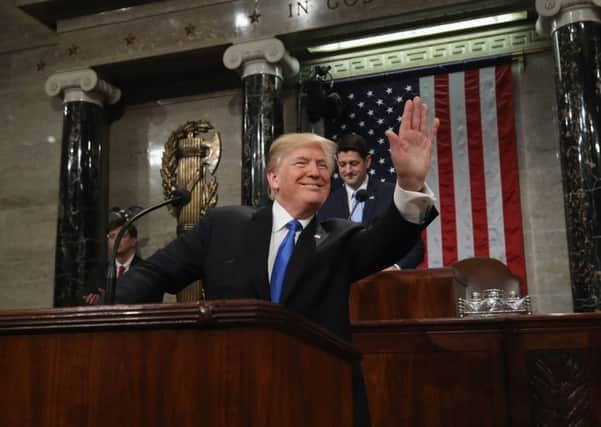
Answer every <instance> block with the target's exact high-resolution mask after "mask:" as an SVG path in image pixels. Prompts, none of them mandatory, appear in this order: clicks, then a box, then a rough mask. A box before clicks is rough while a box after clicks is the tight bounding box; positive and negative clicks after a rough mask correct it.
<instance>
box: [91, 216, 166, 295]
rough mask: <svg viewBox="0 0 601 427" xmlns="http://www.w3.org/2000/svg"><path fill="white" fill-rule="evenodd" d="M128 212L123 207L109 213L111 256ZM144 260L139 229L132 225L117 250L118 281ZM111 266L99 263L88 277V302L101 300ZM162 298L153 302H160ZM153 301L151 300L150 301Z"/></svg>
mask: <svg viewBox="0 0 601 427" xmlns="http://www.w3.org/2000/svg"><path fill="white" fill-rule="evenodd" d="M127 217H128V215H127V212H126V211H125V210H122V209H113V211H111V213H110V215H109V224H108V232H107V234H106V243H107V254H108V255H109V257H110V256H111V254H112V253H113V247H114V245H113V244H114V243H115V237H117V234H119V231H121V227H123V225H124V224H125V222H126V221H127ZM140 261H142V258H141V257H140V256H138V229H137V228H136V227H135V226H134V225H132V226H130V227H129V228H128V230H127V231H126V232H125V234H124V235H123V238H122V239H121V243H120V244H119V249H118V250H117V259H116V260H115V271H116V273H117V281H119V279H121V277H122V276H123V275H124V274H125V273H127V271H129V269H130V268H131V267H132V266H134V265H136V264H137V263H139V262H140ZM108 268H109V264H108V263H104V262H103V263H100V264H98V265H97V266H96V267H95V268H94V269H93V270H92V271H91V272H90V274H89V277H88V294H87V295H85V296H84V297H83V299H84V301H85V303H86V304H90V305H94V304H98V303H100V302H101V300H102V297H103V295H104V292H105V287H106V276H107V271H108ZM160 301H162V298H161V299H160V300H156V301H154V300H153V301H152V302H160ZM148 302H151V301H148Z"/></svg>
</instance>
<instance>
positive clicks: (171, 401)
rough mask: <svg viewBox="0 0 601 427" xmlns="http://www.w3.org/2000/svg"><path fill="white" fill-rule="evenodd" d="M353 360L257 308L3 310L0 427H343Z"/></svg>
mask: <svg viewBox="0 0 601 427" xmlns="http://www.w3.org/2000/svg"><path fill="white" fill-rule="evenodd" d="M358 357H359V356H358V353H357V352H356V351H355V350H354V349H353V348H352V347H351V346H349V345H348V344H345V343H344V342H343V341H341V340H339V339H337V338H335V337H334V336H332V335H331V334H329V333H328V332H326V331H325V330H324V329H322V328H320V327H318V326H316V325H314V324H312V323H310V322H308V321H306V320H304V319H303V318H302V317H301V316H298V315H295V314H294V313H291V312H288V311H286V310H284V309H282V308H281V307H280V306H278V305H275V304H270V303H266V302H260V301H233V300H232V301H213V302H207V303H190V304H157V305H137V306H100V307H81V308H69V309H48V310H26V311H6V312H0V372H1V378H0V419H1V420H2V421H1V422H0V425H2V426H3V427H13V426H14V427H27V426H35V427H46V426H48V427H51V426H52V427H59V426H60V427H62V426H65V427H67V426H69V427H70V426H77V427H79V426H88V427H95V426H98V427H100V426H107V427H108V426H110V427H120V426H128V427H129V426H156V427H164V426H178V427H185V426H195V427H196V426H211V427H214V426H224V427H225V426H228V427H236V426H245V427H246V426H248V427H255V426H257V427H259V426H261V427H263V426H264V427H270V426H273V427H275V426H278V427H280V426H293V427H294V426H299V427H300V426H324V427H326V426H327V427H330V426H333V425H336V426H348V427H350V426H351V425H352V391H351V362H352V361H353V360H355V359H356V358H358Z"/></svg>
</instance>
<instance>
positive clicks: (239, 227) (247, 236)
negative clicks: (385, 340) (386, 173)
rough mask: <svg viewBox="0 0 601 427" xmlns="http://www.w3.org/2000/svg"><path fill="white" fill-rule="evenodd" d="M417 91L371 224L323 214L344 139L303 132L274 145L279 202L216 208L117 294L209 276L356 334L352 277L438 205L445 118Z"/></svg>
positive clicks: (389, 257) (234, 292) (394, 254)
mask: <svg viewBox="0 0 601 427" xmlns="http://www.w3.org/2000/svg"><path fill="white" fill-rule="evenodd" d="M427 117H428V108H427V107H426V106H425V105H424V104H422V103H421V101H420V99H419V98H415V99H414V100H413V101H407V103H406V104H405V110H404V112H403V120H402V124H401V127H400V129H399V132H398V134H397V133H394V132H392V131H387V132H386V136H387V137H388V140H389V142H390V148H391V158H392V161H393V164H394V166H395V170H396V171H397V185H396V188H395V191H394V195H393V198H392V200H390V203H389V208H388V209H387V210H386V212H385V213H383V214H382V216H381V219H380V221H378V222H377V223H376V224H375V225H374V226H373V227H370V228H364V227H363V226H362V225H360V224H355V223H352V222H349V221H346V220H342V219H329V220H327V221H324V222H318V221H317V220H316V218H315V214H316V213H317V211H318V210H319V208H320V207H321V206H322V205H323V203H324V202H325V200H326V198H327V196H328V194H329V192H330V175H331V173H332V171H333V169H334V155H335V150H336V145H335V144H334V143H333V142H332V141H330V140H328V139H325V138H323V137H321V136H318V135H315V134H310V133H302V134H287V135H283V136H281V137H279V138H278V139H277V140H276V141H274V142H273V144H272V145H271V147H270V150H269V159H268V163H267V167H266V169H267V180H268V182H269V187H270V191H271V195H272V198H273V200H274V201H273V204H270V205H268V206H265V207H262V208H259V209H254V208H251V207H249V206H230V207H222V208H216V209H213V210H210V211H209V212H208V213H207V215H206V216H205V217H204V218H203V219H202V220H201V221H200V223H199V224H198V225H197V226H196V227H195V228H194V229H192V230H190V231H188V232H187V233H184V234H182V235H180V236H179V237H178V238H177V239H176V240H174V241H173V242H171V243H170V244H169V245H167V246H166V247H165V248H163V249H160V250H159V251H157V252H156V253H155V254H154V255H152V256H151V257H150V258H148V259H147V260H145V261H143V262H141V263H139V264H138V265H136V266H135V267H134V268H132V270H131V271H130V272H129V273H128V274H127V275H126V276H125V277H124V278H123V279H122V281H121V283H120V284H119V286H117V289H116V300H117V302H119V303H136V302H138V301H141V300H142V301H144V300H148V299H149V298H151V297H152V296H154V295H162V293H163V292H164V291H167V292H171V293H175V292H178V291H179V290H181V289H182V288H183V287H185V286H186V285H187V284H188V283H190V282H192V281H193V280H196V279H199V278H201V279H202V280H203V286H204V289H205V293H206V296H207V298H208V299H227V298H236V299H243V298H254V299H261V300H268V301H269V300H270V301H273V302H276V303H279V304H282V305H283V306H284V307H286V308H287V309H289V310H293V311H295V312H298V313H300V314H301V315H303V316H304V317H306V318H307V319H309V320H312V321H314V322H316V323H317V324H319V325H321V326H323V327H324V328H326V329H329V330H330V331H332V332H333V333H334V334H336V335H338V336H339V337H341V338H342V339H345V340H347V341H351V324H350V320H349V305H348V300H349V291H350V286H351V283H353V282H355V281H357V280H359V279H360V278H362V277H365V276H368V275H370V274H372V273H375V272H376V271H379V270H381V269H383V268H384V267H386V266H389V265H391V264H392V263H393V262H394V261H395V260H397V259H398V258H399V257H401V256H403V255H404V254H405V253H406V252H408V251H409V250H410V249H411V248H412V247H413V245H414V244H415V242H416V241H417V240H418V239H419V236H420V233H421V231H422V230H423V229H424V227H426V226H427V224H428V223H429V222H430V221H432V219H433V218H434V217H435V216H436V215H437V213H436V209H435V208H433V194H432V192H431V191H430V189H429V188H428V187H427V185H426V184H425V178H426V174H427V173H428V169H429V167H430V161H431V155H432V141H433V139H434V138H435V136H436V132H437V130H438V126H439V121H438V119H434V121H433V123H432V126H431V127H429V126H428V123H427ZM353 402H354V404H353V410H354V414H353V415H354V420H355V426H369V410H368V405H367V398H366V394H365V387H364V383H363V377H362V374H361V368H360V365H359V363H356V364H355V365H354V369H353Z"/></svg>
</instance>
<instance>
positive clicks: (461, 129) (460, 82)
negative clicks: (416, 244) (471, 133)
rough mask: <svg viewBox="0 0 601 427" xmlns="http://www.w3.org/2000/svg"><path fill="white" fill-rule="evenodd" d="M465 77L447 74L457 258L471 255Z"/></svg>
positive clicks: (470, 202) (461, 74)
mask: <svg viewBox="0 0 601 427" xmlns="http://www.w3.org/2000/svg"><path fill="white" fill-rule="evenodd" d="M464 82H465V77H464V73H463V72H459V73H451V74H450V75H449V94H450V96H449V104H450V110H451V111H450V113H451V149H452V153H453V171H454V173H453V178H454V185H455V214H456V216H455V221H456V222H457V225H456V227H457V257H458V259H464V258H469V257H472V256H474V240H473V237H472V230H473V225H472V200H471V185H470V175H469V173H470V172H469V158H468V151H467V127H466V118H465V84H464Z"/></svg>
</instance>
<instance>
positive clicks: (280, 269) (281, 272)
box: [271, 219, 303, 302]
mask: <svg viewBox="0 0 601 427" xmlns="http://www.w3.org/2000/svg"><path fill="white" fill-rule="evenodd" d="M286 227H287V228H288V234H286V237H284V240H282V243H281V244H280V247H279V249H278V254H277V255H276V257H275V262H274V263H273V270H272V272H271V301H272V302H280V297H281V295H282V285H283V284H284V277H286V268H287V267H288V261H290V257H291V256H292V251H293V250H294V235H295V234H296V232H297V231H300V230H302V229H303V226H302V225H301V223H300V222H298V221H297V220H295V219H293V220H292V221H290V222H288V224H286Z"/></svg>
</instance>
